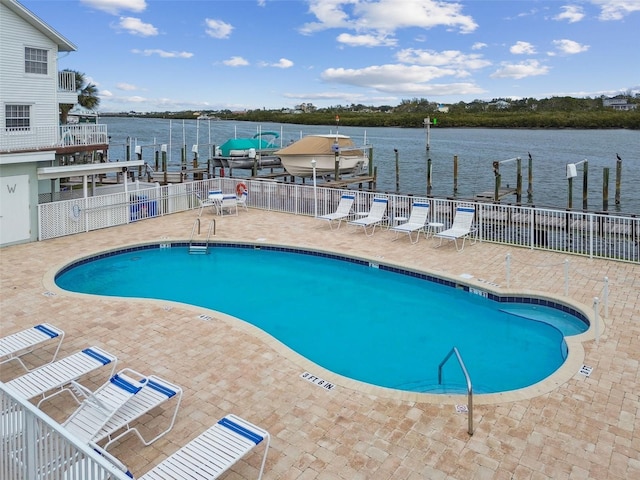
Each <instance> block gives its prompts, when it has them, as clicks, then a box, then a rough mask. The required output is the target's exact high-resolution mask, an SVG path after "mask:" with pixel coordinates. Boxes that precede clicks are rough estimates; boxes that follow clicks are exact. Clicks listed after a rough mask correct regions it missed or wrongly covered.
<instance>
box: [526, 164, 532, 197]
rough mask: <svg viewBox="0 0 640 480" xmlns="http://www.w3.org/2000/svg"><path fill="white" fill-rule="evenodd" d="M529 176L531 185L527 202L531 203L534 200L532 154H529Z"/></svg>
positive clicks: (528, 189)
mask: <svg viewBox="0 0 640 480" xmlns="http://www.w3.org/2000/svg"><path fill="white" fill-rule="evenodd" d="M527 176H528V180H529V186H528V188H527V202H528V203H531V202H532V201H533V158H531V154H529V166H528V171H527Z"/></svg>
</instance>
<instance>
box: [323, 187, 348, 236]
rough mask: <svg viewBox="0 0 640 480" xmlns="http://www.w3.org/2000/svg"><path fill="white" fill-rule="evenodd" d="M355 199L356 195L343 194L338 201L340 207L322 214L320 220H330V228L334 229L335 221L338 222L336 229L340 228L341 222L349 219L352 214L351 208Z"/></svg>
mask: <svg viewBox="0 0 640 480" xmlns="http://www.w3.org/2000/svg"><path fill="white" fill-rule="evenodd" d="M354 201H355V196H354V195H349V194H346V193H345V194H343V195H342V196H341V197H340V203H338V208H336V211H335V212H333V213H327V214H326V215H321V216H319V217H318V219H320V220H326V221H328V222H329V228H331V230H333V225H334V222H336V221H337V222H338V225H337V226H336V230H337V229H339V228H340V224H341V223H342V220H345V219H348V218H349V216H350V215H351V208H352V207H353V202H354Z"/></svg>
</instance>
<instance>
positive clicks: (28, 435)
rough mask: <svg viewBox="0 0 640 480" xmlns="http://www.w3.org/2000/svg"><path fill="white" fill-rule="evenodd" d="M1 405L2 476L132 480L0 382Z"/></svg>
mask: <svg viewBox="0 0 640 480" xmlns="http://www.w3.org/2000/svg"><path fill="white" fill-rule="evenodd" d="M0 408H1V409H2V415H1V416H0V432H1V433H2V442H0V478H2V479H3V480H24V479H40V480H54V479H60V478H65V479H66V480H94V479H95V480H125V479H126V480H131V479H130V477H128V476H127V475H126V474H125V473H124V472H123V471H122V470H120V469H119V468H117V467H116V466H115V465H113V464H112V463H111V462H110V461H108V460H106V459H105V458H103V457H102V456H101V455H99V454H98V453H97V452H95V451H94V450H93V449H92V448H90V447H89V446H88V445H87V444H86V443H84V442H81V441H80V440H78V439H77V438H75V437H74V436H73V435H71V434H70V433H69V432H67V431H66V430H65V429H64V427H62V426H61V425H60V424H59V423H57V422H56V421H55V420H53V419H52V418H51V417H49V416H48V415H46V414H45V413H44V412H42V411H41V410H39V409H38V408H36V407H35V406H34V405H32V404H31V403H30V402H29V401H27V400H25V399H24V398H22V397H21V396H20V395H19V394H18V393H17V392H16V391H15V390H13V389H12V388H11V387H9V386H8V385H6V384H4V383H2V382H0Z"/></svg>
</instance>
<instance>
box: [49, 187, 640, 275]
mask: <svg viewBox="0 0 640 480" xmlns="http://www.w3.org/2000/svg"><path fill="white" fill-rule="evenodd" d="M238 182H243V183H245V184H246V185H247V186H248V189H249V194H248V198H247V205H248V206H249V207H252V208H257V209H261V210H268V211H276V212H283V213H290V214H293V215H305V216H314V214H315V212H316V210H317V214H318V215H324V214H326V213H330V212H334V211H335V209H336V208H337V205H338V203H339V202H340V196H341V195H342V193H344V192H345V189H337V188H325V187H316V190H315V191H314V187H313V186H311V185H304V184H294V183H281V182H274V181H268V180H250V179H238V178H231V177H224V178H221V177H218V178H209V179H206V180H197V181H194V182H185V183H179V184H174V185H165V186H159V185H157V184H156V186H155V187H154V188H149V189H141V190H139V191H138V192H137V193H136V195H129V196H127V195H125V194H123V193H117V194H112V195H101V196H96V197H89V198H86V199H84V198H80V199H71V200H66V201H60V202H53V203H48V204H41V205H39V206H38V208H39V221H40V235H39V239H40V240H44V239H47V238H53V237H58V236H64V235H70V234H73V233H78V232H81V231H89V230H94V229H97V228H105V227H111V226H116V225H122V224H125V223H129V222H131V221H135V220H141V219H145V218H150V217H156V216H161V215H169V214H172V213H177V212H183V211H186V210H190V209H194V208H199V202H198V199H197V197H196V195H198V194H199V195H201V197H202V196H205V197H206V196H207V192H208V191H209V190H211V189H218V190H222V191H223V192H228V193H232V192H235V191H236V185H237V183H238ZM130 185H131V184H130ZM130 188H131V187H130ZM349 193H351V194H353V195H354V196H355V200H354V206H353V211H354V212H365V211H368V210H369V209H370V206H371V203H372V201H373V198H374V197H385V198H387V200H388V208H387V216H388V221H389V222H390V223H391V224H393V222H396V219H397V218H399V217H405V218H408V217H409V216H410V212H411V208H412V205H413V203H414V202H416V201H420V202H428V203H429V205H430V218H429V222H431V223H435V222H437V223H442V224H444V225H445V228H446V227H447V226H449V225H451V223H452V221H453V217H454V215H455V211H456V207H457V206H459V205H461V204H464V205H472V206H473V207H474V208H475V210H476V213H475V218H474V222H475V223H474V232H475V234H476V235H477V240H479V241H481V242H493V243H501V244H505V245H513V246H518V247H525V248H529V249H539V250H548V251H554V252H562V253H568V254H575V255H583V256H589V257H591V258H606V259H612V260H619V261H625V262H634V263H640V217H638V216H621V215H612V214H607V213H593V212H575V211H565V210H554V209H549V208H536V207H533V206H517V205H503V204H493V203H484V202H473V201H469V200H464V201H463V200H454V199H446V198H432V197H428V198H427V197H415V196H408V195H395V194H383V193H376V192H366V191H359V190H350V191H349ZM80 212H82V215H79V213H80Z"/></svg>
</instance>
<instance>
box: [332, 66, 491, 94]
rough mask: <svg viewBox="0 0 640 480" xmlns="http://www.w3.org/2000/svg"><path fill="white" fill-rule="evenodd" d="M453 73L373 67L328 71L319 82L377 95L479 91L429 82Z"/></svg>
mask: <svg viewBox="0 0 640 480" xmlns="http://www.w3.org/2000/svg"><path fill="white" fill-rule="evenodd" d="M457 73H458V72H457V71H456V70H455V69H446V68H438V67H433V66H417V65H375V66H371V67H366V68H362V69H345V68H328V69H326V70H325V71H324V72H323V73H322V75H321V76H322V79H323V80H325V81H327V82H331V83H342V84H346V85H353V86H358V87H368V88H372V89H375V90H377V91H378V92H385V93H395V94H404V95H419V96H427V95H446V94H449V93H457V94H460V95H464V94H475V93H481V92H483V90H482V89H480V88H479V87H477V86H476V85H474V84H472V83H451V84H431V83H429V82H430V81H431V80H433V79H435V78H440V77H444V76H449V75H456V74H457Z"/></svg>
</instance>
